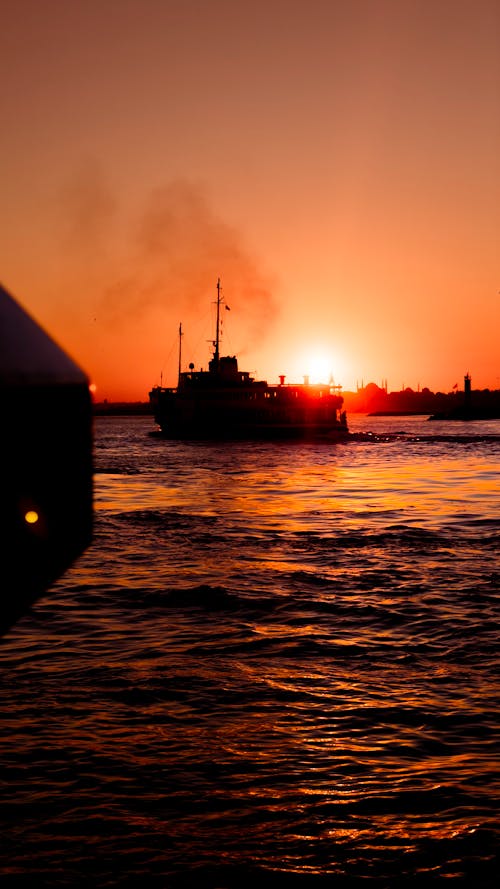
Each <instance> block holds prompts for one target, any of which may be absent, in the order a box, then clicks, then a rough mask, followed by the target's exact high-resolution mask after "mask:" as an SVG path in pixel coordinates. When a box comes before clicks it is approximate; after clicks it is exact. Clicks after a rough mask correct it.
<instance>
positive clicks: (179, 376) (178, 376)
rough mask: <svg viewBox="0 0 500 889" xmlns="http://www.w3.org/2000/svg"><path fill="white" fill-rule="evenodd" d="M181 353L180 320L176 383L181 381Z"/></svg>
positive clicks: (180, 326) (180, 325)
mask: <svg viewBox="0 0 500 889" xmlns="http://www.w3.org/2000/svg"><path fill="white" fill-rule="evenodd" d="M181 355H182V322H181V323H180V324H179V370H178V374H177V385H179V383H180V381H181Z"/></svg>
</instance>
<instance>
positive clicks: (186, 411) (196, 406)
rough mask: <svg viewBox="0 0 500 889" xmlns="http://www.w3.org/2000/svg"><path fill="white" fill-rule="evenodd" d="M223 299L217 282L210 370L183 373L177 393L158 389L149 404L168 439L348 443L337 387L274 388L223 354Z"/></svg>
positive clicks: (282, 385) (174, 389) (191, 368)
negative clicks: (221, 352) (304, 440)
mask: <svg viewBox="0 0 500 889" xmlns="http://www.w3.org/2000/svg"><path fill="white" fill-rule="evenodd" d="M223 304H224V299H223V297H222V294H221V285H220V279H219V280H218V281H217V303H216V305H217V318H216V329H215V339H214V341H213V347H214V351H213V356H212V358H211V360H210V362H209V366H208V370H195V366H194V364H192V363H191V364H190V365H189V370H187V371H182V370H181V346H182V325H179V372H178V382H177V386H176V387H172V388H168V387H164V386H161V385H160V386H153V388H152V389H151V391H150V393H149V403H150V406H151V409H152V412H153V416H154V418H155V421H156V423H157V424H158V426H159V427H160V429H161V432H162V434H163V435H165V436H167V437H169V438H175V439H226V440H230V439H280V438H281V439H293V438H300V439H318V438H325V439H328V440H334V441H335V440H341V439H344V438H347V436H348V434H349V433H348V427H347V418H346V414H345V411H343V410H342V405H343V401H344V399H343V398H342V395H341V394H340V387H339V386H334V385H333V383H328V384H327V383H322V384H309V382H308V379H307V377H305V378H304V383H297V384H287V383H285V376H280V377H279V381H280V382H279V384H277V385H269V384H268V383H267V382H266V381H265V380H256V379H254V378H253V377H252V376H251V375H250V373H249V372H248V371H241V370H240V369H239V368H238V361H237V358H236V357H235V356H234V355H232V356H230V355H225V356H222V355H221V354H220V342H221V306H222V305H223Z"/></svg>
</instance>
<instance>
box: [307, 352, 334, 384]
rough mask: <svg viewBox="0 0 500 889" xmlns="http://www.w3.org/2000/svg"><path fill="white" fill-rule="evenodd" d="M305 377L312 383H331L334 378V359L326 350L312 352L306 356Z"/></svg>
mask: <svg viewBox="0 0 500 889" xmlns="http://www.w3.org/2000/svg"><path fill="white" fill-rule="evenodd" d="M303 367H304V371H303V373H304V376H307V377H309V382H310V383H329V382H330V381H331V380H332V377H333V367H334V359H333V357H332V356H331V355H330V354H329V353H328V352H327V351H326V350H324V349H317V350H316V349H314V350H311V351H310V352H309V353H308V354H307V355H305V356H304V364H303Z"/></svg>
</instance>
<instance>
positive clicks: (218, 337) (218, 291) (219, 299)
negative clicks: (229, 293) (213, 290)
mask: <svg viewBox="0 0 500 889" xmlns="http://www.w3.org/2000/svg"><path fill="white" fill-rule="evenodd" d="M221 301H222V297H221V295H220V278H217V327H216V331H215V354H214V358H215V367H216V368H217V370H218V369H219V341H220V304H221Z"/></svg>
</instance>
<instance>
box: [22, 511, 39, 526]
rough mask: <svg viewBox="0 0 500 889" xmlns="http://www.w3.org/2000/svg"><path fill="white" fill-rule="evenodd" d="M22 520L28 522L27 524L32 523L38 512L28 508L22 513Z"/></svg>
mask: <svg viewBox="0 0 500 889" xmlns="http://www.w3.org/2000/svg"><path fill="white" fill-rule="evenodd" d="M24 521H25V522H28V525H34V524H35V523H36V522H37V521H38V513H37V512H35V510H34V509H28V512H26V513H25V514H24Z"/></svg>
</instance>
